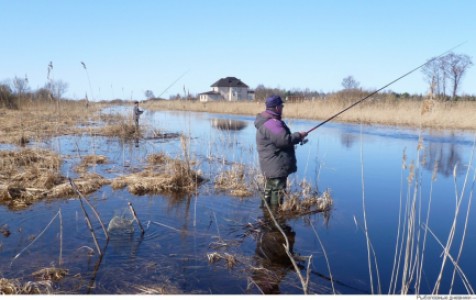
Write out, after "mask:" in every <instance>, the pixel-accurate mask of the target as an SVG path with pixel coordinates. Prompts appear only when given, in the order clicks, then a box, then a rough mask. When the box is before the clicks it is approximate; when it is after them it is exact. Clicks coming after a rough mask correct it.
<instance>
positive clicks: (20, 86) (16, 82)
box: [13, 75, 29, 98]
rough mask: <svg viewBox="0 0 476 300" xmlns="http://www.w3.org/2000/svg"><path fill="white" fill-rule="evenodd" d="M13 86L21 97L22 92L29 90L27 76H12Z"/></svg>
mask: <svg viewBox="0 0 476 300" xmlns="http://www.w3.org/2000/svg"><path fill="white" fill-rule="evenodd" d="M13 87H14V88H15V90H16V92H17V94H18V95H19V97H20V98H21V96H22V95H23V93H25V92H26V91H28V90H29V87H28V77H27V76H26V75H25V78H19V77H16V76H15V78H13Z"/></svg>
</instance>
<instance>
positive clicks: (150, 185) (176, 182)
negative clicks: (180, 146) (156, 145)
mask: <svg viewBox="0 0 476 300" xmlns="http://www.w3.org/2000/svg"><path fill="white" fill-rule="evenodd" d="M147 160H148V161H149V163H151V162H152V165H149V166H147V167H146V168H145V170H144V171H141V172H138V173H132V174H129V175H126V176H121V177H118V178H115V179H114V180H113V181H112V184H111V185H112V187H113V188H114V189H119V188H124V187H127V188H128V190H129V192H130V193H131V194H134V195H144V194H149V193H152V194H154V193H163V192H174V193H177V192H178V193H180V192H185V193H187V192H190V191H193V190H195V189H196V188H197V187H198V185H199V184H200V183H201V182H202V181H203V180H204V179H203V178H202V177H201V176H200V174H199V173H198V172H196V171H193V170H192V169H191V168H190V165H189V163H187V162H183V161H181V160H178V159H172V158H169V157H167V156H165V155H161V154H155V155H153V156H152V157H148V158H147Z"/></svg>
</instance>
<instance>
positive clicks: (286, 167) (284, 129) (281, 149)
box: [255, 110, 301, 178]
mask: <svg viewBox="0 0 476 300" xmlns="http://www.w3.org/2000/svg"><path fill="white" fill-rule="evenodd" d="M255 127H256V129H257V130H256V145H257V150H258V156H259V164H260V168H261V172H262V173H263V176H264V177H266V178H278V177H287V176H288V175H289V174H291V173H294V172H296V171H297V162H296V154H295V151H294V145H296V144H298V143H299V142H300V141H301V136H300V134H299V132H295V133H291V131H290V129H289V128H288V126H287V125H286V123H284V122H283V121H282V120H281V116H280V115H279V114H277V113H275V112H273V111H269V110H266V111H264V112H262V113H259V114H258V115H257V116H256V120H255Z"/></svg>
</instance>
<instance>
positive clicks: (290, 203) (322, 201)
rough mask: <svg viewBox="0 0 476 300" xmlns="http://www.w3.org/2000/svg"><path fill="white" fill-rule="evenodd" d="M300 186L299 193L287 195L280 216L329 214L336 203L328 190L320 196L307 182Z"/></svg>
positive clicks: (280, 209)
mask: <svg viewBox="0 0 476 300" xmlns="http://www.w3.org/2000/svg"><path fill="white" fill-rule="evenodd" d="M299 186H300V189H299V191H298V192H295V193H289V194H287V195H286V197H285V201H284V203H283V204H282V205H281V206H280V207H279V214H280V215H283V216H286V217H298V216H302V215H307V214H312V213H322V212H328V211H330V210H331V209H332V206H333V202H334V201H333V199H332V197H331V194H330V191H328V190H326V191H324V192H323V193H322V194H320V195H319V193H318V192H317V191H315V190H313V189H312V187H311V185H310V184H309V183H308V182H307V181H305V180H303V181H302V182H301V183H300V184H299Z"/></svg>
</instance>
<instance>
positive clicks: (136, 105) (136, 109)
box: [133, 101, 144, 129]
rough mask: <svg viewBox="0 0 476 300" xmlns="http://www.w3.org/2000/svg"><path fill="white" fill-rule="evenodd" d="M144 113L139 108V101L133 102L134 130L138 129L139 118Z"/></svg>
mask: <svg viewBox="0 0 476 300" xmlns="http://www.w3.org/2000/svg"><path fill="white" fill-rule="evenodd" d="M143 112H144V111H143V110H141V109H140V108H139V101H134V116H133V117H134V122H135V124H136V128H137V129H139V117H140V115H142V113H143Z"/></svg>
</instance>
